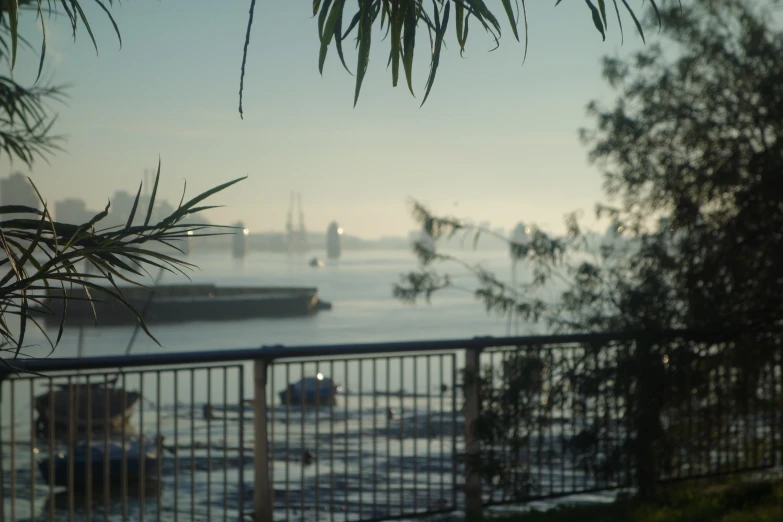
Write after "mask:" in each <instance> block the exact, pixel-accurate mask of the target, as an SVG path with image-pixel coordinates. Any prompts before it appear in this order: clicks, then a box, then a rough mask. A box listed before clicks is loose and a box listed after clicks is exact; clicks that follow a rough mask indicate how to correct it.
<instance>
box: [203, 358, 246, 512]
mask: <svg viewBox="0 0 783 522" xmlns="http://www.w3.org/2000/svg"><path fill="white" fill-rule="evenodd" d="M206 372H207V410H208V412H209V415H207V418H206V421H207V520H212V368H207V369H206ZM239 410H240V411H239V414H240V415H244V414H245V411H244V409H243V407H242V406H241V405H240V408H239ZM226 413H227V412H226V411H225V410H223V416H224V417H225V416H226Z"/></svg>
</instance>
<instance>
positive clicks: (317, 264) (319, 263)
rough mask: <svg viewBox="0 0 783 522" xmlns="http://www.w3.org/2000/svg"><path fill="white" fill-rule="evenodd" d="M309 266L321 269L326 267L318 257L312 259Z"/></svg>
mask: <svg viewBox="0 0 783 522" xmlns="http://www.w3.org/2000/svg"><path fill="white" fill-rule="evenodd" d="M308 264H309V265H310V266H311V267H313V268H321V267H322V266H324V262H323V261H322V260H320V259H318V258H317V257H314V258H312V259H311V260H310V263H308Z"/></svg>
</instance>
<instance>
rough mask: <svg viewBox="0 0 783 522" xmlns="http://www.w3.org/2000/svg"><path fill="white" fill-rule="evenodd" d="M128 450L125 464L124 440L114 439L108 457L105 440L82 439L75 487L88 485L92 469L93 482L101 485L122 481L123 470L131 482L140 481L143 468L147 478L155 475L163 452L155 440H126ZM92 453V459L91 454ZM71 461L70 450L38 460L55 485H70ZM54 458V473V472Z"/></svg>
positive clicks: (75, 455) (75, 466) (76, 460)
mask: <svg viewBox="0 0 783 522" xmlns="http://www.w3.org/2000/svg"><path fill="white" fill-rule="evenodd" d="M124 447H125V452H124V460H125V464H124V465H123V445H122V443H121V442H117V441H110V442H109V447H108V449H109V451H108V456H107V454H106V447H105V442H104V441H102V440H98V441H95V442H92V443H90V445H89V446H88V445H87V443H86V442H81V443H79V444H77V445H76V446H75V447H74V451H73V484H72V485H73V486H74V487H78V486H82V487H83V486H84V485H85V484H86V482H87V476H88V474H89V473H90V472H91V475H92V484H93V485H94V486H95V487H101V486H102V485H103V484H104V483H106V482H110V483H119V482H121V481H122V479H123V470H124V471H125V477H126V478H127V481H128V482H134V481H135V482H138V481H139V480H140V478H141V476H142V470H143V471H144V475H145V477H150V478H151V477H153V476H154V474H155V473H156V471H157V468H158V462H159V454H158V449H157V446H156V444H155V443H154V441H145V442H144V446H143V448H142V445H141V444H140V443H139V440H138V439H133V440H127V441H126V442H125V446H124ZM88 455H90V456H91V462H90V463H89V468H88V462H87V460H88V459H87V457H88ZM107 459H108V461H109V474H108V476H107V475H106V460H107ZM69 460H70V456H69V455H68V454H66V453H59V454H57V455H54V456H53V457H51V458H48V459H45V460H42V461H41V462H39V463H38V468H39V469H40V471H41V474H42V475H43V478H44V480H45V481H46V482H48V483H49V484H52V485H54V486H66V487H67V486H68V485H69V480H68V477H69V469H68V468H69ZM52 461H53V467H54V470H53V471H54V475H52V474H51V471H52V469H50V468H51V467H52Z"/></svg>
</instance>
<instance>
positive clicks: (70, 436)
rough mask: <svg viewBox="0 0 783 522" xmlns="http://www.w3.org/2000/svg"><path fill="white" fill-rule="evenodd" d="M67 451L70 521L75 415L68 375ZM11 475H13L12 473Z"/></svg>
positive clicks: (72, 500)
mask: <svg viewBox="0 0 783 522" xmlns="http://www.w3.org/2000/svg"><path fill="white" fill-rule="evenodd" d="M67 383H68V428H67V429H68V453H67V457H66V458H67V459H68V522H71V521H72V520H73V516H74V504H75V500H74V495H73V490H74V489H75V488H74V487H73V485H74V482H75V481H74V469H73V467H74V466H73V460H74V453H75V451H74V439H75V434H74V429H75V427H76V426H75V424H76V415H75V411H74V409H75V408H74V398H73V380H72V378H71V376H70V375H69V376H68V380H67ZM12 476H13V475H12Z"/></svg>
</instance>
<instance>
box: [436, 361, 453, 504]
mask: <svg viewBox="0 0 783 522" xmlns="http://www.w3.org/2000/svg"><path fill="white" fill-rule="evenodd" d="M444 357H445V355H443V354H439V355H438V370H439V372H440V375H439V377H440V378H439V379H438V380H439V381H440V386H441V388H440V416H441V417H440V418H441V421H440V425H441V428H442V427H443V426H444V424H445V413H446V405H445V404H444V402H445V400H444V396H445V395H446V392H445V391H444V390H443V385H444V384H445V383H446V381H444V380H443V378H444V374H443V362H444ZM451 385H452V387H453V386H454V383H451ZM451 416H452V417H454V414H453V413H452V415H451ZM452 420H453V419H452ZM452 435H454V432H453V430H452ZM445 444H446V436H445V434H444V431H443V430H442V429H441V433H440V466H438V477H439V478H438V482H440V500H441V502H445V501H446V490H445V484H444V482H445V481H444V480H443V475H444V473H445V470H446V463H445V462H444V460H443V459H444V456H445V454H446V446H445Z"/></svg>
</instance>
